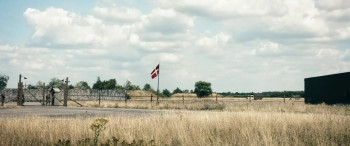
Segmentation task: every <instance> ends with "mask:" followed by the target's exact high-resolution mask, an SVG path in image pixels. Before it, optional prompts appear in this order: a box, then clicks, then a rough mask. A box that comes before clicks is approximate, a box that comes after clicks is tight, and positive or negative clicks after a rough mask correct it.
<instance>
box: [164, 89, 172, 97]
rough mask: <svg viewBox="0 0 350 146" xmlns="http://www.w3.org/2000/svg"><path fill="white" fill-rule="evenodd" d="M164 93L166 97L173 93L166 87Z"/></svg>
mask: <svg viewBox="0 0 350 146" xmlns="http://www.w3.org/2000/svg"><path fill="white" fill-rule="evenodd" d="M163 95H165V96H166V97H170V96H171V93H170V91H169V90H168V89H164V90H163Z"/></svg>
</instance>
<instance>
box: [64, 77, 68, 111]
mask: <svg viewBox="0 0 350 146" xmlns="http://www.w3.org/2000/svg"><path fill="white" fill-rule="evenodd" d="M65 82H66V85H65V86H64V99H63V100H64V101H63V106H67V100H68V77H66V81H65Z"/></svg>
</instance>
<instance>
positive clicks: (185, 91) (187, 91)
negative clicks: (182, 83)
mask: <svg viewBox="0 0 350 146" xmlns="http://www.w3.org/2000/svg"><path fill="white" fill-rule="evenodd" d="M182 93H190V90H188V89H185V90H183V91H182Z"/></svg>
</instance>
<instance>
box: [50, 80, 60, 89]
mask: <svg viewBox="0 0 350 146" xmlns="http://www.w3.org/2000/svg"><path fill="white" fill-rule="evenodd" d="M48 86H49V87H56V88H59V89H63V87H64V82H63V81H62V80H60V79H58V78H52V79H51V81H50V82H49V85H48Z"/></svg>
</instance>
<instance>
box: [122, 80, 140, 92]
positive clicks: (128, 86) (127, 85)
mask: <svg viewBox="0 0 350 146" xmlns="http://www.w3.org/2000/svg"><path fill="white" fill-rule="evenodd" d="M124 88H125V90H140V87H139V86H137V85H133V84H132V83H131V82H130V81H129V80H127V81H126V82H125V87H124Z"/></svg>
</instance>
